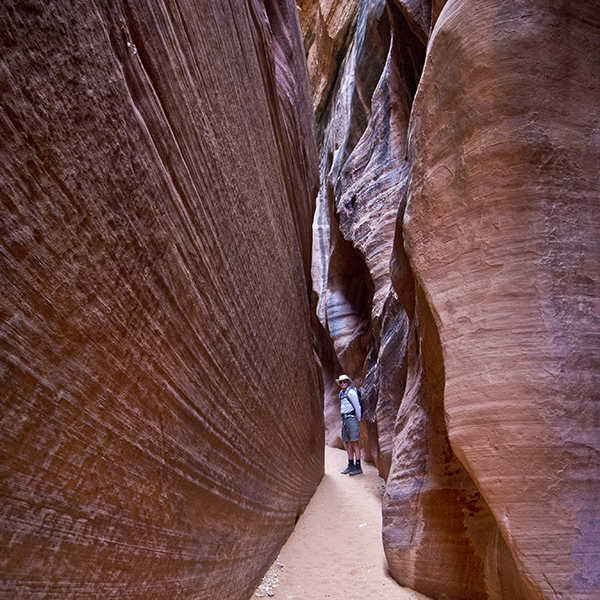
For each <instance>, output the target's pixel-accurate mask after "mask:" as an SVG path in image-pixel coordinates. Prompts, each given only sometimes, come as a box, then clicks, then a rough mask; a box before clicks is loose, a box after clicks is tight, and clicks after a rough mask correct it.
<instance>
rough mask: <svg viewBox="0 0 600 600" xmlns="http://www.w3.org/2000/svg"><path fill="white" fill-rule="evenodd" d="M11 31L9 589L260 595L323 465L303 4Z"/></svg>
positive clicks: (174, 10) (6, 207) (158, 10)
mask: <svg viewBox="0 0 600 600" xmlns="http://www.w3.org/2000/svg"><path fill="white" fill-rule="evenodd" d="M0 32H1V33H0V81H1V83H0V94H1V96H0V119H1V128H0V157H1V158H0V202H1V207H2V208H1V212H0V227H1V229H0V239H1V245H0V261H1V262H0V286H1V289H2V293H1V300H0V378H1V382H0V390H1V392H0V402H1V410H0V456H1V459H0V464H1V467H0V469H1V471H0V477H1V490H2V493H1V496H2V499H1V501H0V521H1V527H0V531H1V533H0V570H1V572H2V577H1V581H0V596H1V597H2V598H6V599H17V598H18V599H21V598H22V599H25V598H50V597H52V598H54V597H60V598H64V599H76V598H98V599H100V598H101V599H103V600H104V599H107V598H125V597H127V598H132V599H133V598H139V599H140V600H141V599H144V600H151V599H165V600H167V599H168V600H172V599H173V598H179V599H183V598H202V599H203V600H209V599H211V598H215V599H217V598H218V599H219V600H221V599H223V598H227V599H228V600H229V599H237V598H239V599H244V598H248V597H249V596H250V595H251V594H252V591H253V590H254V589H255V587H256V585H257V583H258V582H259V581H260V578H261V576H262V574H263V573H264V571H266V569H267V568H268V566H269V564H270V563H271V562H272V560H273V558H274V557H275V556H276V554H277V551H278V549H279V547H280V546H281V545H282V543H283V542H284V541H285V539H286V537H287V536H288V535H289V533H290V532H291V530H292V528H293V526H294V522H295V519H296V518H297V516H298V514H299V513H301V512H302V510H303V508H304V506H305V505H306V503H307V502H308V500H309V498H310V496H311V494H312V492H313V490H314V489H315V487H316V485H317V484H318V482H319V480H320V478H321V476H322V471H323V417H322V400H321V396H320V382H319V377H318V373H317V369H316V367H315V362H314V360H313V350H312V346H311V339H310V318H311V317H310V309H309V300H310V252H311V241H310V238H311V221H312V212H313V209H314V198H315V195H316V191H317V187H318V179H317V177H318V173H317V162H316V144H315V139H314V124H313V119H312V114H311V106H310V102H311V100H310V91H309V88H308V77H307V72H306V63H305V60H304V53H303V48H302V41H301V35H300V31H299V25H298V17H297V14H296V8H295V5H294V3H293V2H270V1H265V2H259V1H255V0H249V1H248V2H239V3H231V4H230V3H221V2H213V1H208V0H206V1H200V2H178V3H175V4H173V3H170V2H161V1H153V2H146V1H144V0H142V1H140V2H135V3H130V2H121V1H114V2H112V1H111V2H105V1H100V2H94V3H89V2H75V1H74V2H47V3H41V2H17V1H14V2H12V1H10V0H9V1H7V2H3V3H2V5H1V6H0Z"/></svg>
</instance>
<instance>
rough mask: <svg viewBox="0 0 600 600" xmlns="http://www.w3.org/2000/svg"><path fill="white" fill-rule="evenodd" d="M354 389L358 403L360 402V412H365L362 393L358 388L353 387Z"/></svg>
mask: <svg viewBox="0 0 600 600" xmlns="http://www.w3.org/2000/svg"><path fill="white" fill-rule="evenodd" d="M354 389H355V390H356V395H357V396H358V403H359V404H360V412H361V414H363V415H364V414H365V406H364V404H363V401H362V394H361V393H360V390H359V389H358V388H354Z"/></svg>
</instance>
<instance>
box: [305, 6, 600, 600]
mask: <svg viewBox="0 0 600 600" xmlns="http://www.w3.org/2000/svg"><path fill="white" fill-rule="evenodd" d="M306 4H308V5H310V6H305V5H306ZM350 4H351V3H344V2H324V1H322V2H319V1H316V0H315V1H313V2H305V3H302V4H301V5H300V8H301V10H302V12H304V13H305V14H306V15H307V17H306V21H302V23H303V26H304V28H305V46H306V49H307V52H308V57H309V72H310V77H311V82H312V84H313V107H314V108H315V110H316V114H317V119H318V123H317V126H318V135H319V143H320V173H321V187H320V191H319V196H318V201H317V209H316V213H315V220H314V224H313V229H314V242H313V243H314V246H313V271H312V272H313V279H314V290H315V293H314V298H313V301H314V303H315V308H316V313H317V316H318V321H319V322H318V326H317V327H315V331H316V332H317V338H318V339H319V340H320V341H319V347H320V348H324V349H325V351H324V352H322V358H321V364H322V367H323V373H324V383H325V390H326V400H325V403H326V406H325V413H326V438H327V442H328V443H329V444H331V445H338V446H340V445H341V441H340V439H339V432H338V429H339V424H338V416H337V415H338V411H339V405H338V401H337V397H336V396H337V387H336V386H335V383H334V377H335V376H337V375H339V373H340V372H342V371H343V372H346V373H348V374H349V375H350V376H352V377H353V378H354V379H355V381H356V382H357V383H358V384H359V385H361V387H362V391H363V397H364V401H365V404H366V410H365V413H366V414H365V416H366V418H365V423H364V425H363V429H364V431H363V432H362V435H363V448H364V449H365V457H366V458H370V459H372V460H373V461H374V462H375V464H376V465H377V466H378V468H379V470H380V473H381V474H382V476H383V477H384V478H385V479H386V493H385V497H384V506H383V522H384V530H383V542H384V547H385V551H386V556H387V559H388V564H389V567H390V570H391V572H392V574H393V576H394V578H395V579H396V580H397V581H399V582H400V583H401V584H403V585H407V586H409V587H412V588H414V589H416V590H419V591H421V592H423V593H426V594H427V595H429V596H430V597H432V598H434V599H436V600H437V599H438V598H448V599H450V600H485V599H490V600H507V599H511V600H512V599H519V600H528V599H535V600H542V599H544V600H551V599H552V600H554V599H556V598H569V599H570V600H584V599H585V600H591V599H592V598H597V597H598V594H599V593H600V574H599V572H598V564H600V555H599V552H600V550H599V546H598V544H597V542H595V541H594V540H597V539H598V536H599V533H600V532H599V531H598V523H599V522H600V519H599V516H600V515H599V513H600V497H599V495H598V494H599V492H598V490H599V489H600V482H599V469H598V465H599V464H600V461H599V460H598V459H599V451H600V444H599V441H600V414H599V409H598V406H599V404H598V400H599V398H598V389H599V385H598V384H599V379H598V365H599V364H600V360H599V359H600V357H599V350H600V343H599V341H600V340H599V339H598V296H599V281H600V272H599V271H600V265H599V261H598V257H599V256H600V236H599V235H598V221H599V212H600V207H599V204H598V192H599V184H598V170H599V167H600V137H599V135H598V131H599V125H600V123H599V119H600V116H599V114H598V110H597V107H598V102H599V100H600V90H599V88H598V76H599V75H600V7H598V5H597V3H595V2H593V1H591V0H587V1H584V2H577V3H576V2H558V3H547V2H543V1H541V0H539V1H536V2H533V3H531V2H528V3H522V2H508V1H503V2H495V1H491V0H466V1H453V0H449V1H448V2H443V1H437V2H436V1H433V2H432V1H425V0H423V1H421V0H388V1H387V2H386V1H385V0H363V1H361V2H359V3H356V4H357V6H356V9H355V10H354V11H350V10H346V11H343V10H342V8H341V7H342V6H349V5H350ZM301 14H302V13H301ZM309 17H310V18H309ZM336 18H339V19H345V21H344V22H338V23H335V22H332V21H335V19H336ZM301 19H302V17H301ZM323 23H325V24H326V27H325V26H324V25H323ZM337 32H347V33H346V35H345V37H344V39H343V43H342V41H340V40H339V39H338V37H336V36H337V35H338V34H337ZM326 33H328V35H326ZM331 48H336V49H337V50H336V52H337V53H336V54H335V59H336V61H337V62H336V63H335V66H334V67H332V66H331V64H330V63H331V61H329V62H327V60H326V59H325V56H323V58H322V57H321V54H323V55H327V53H329V52H330V50H331ZM344 48H345V51H344V50H343V49H344ZM321 64H325V65H326V66H325V67H321ZM328 73H334V78H333V79H331V80H329V83H328V84H327V85H325V84H324V83H323V80H324V79H325V78H326V77H329V75H327V74H328ZM317 84H318V85H317ZM324 90H326V92H324ZM325 94H326V95H327V98H326V99H325V101H324V100H323V96H324V95H325Z"/></svg>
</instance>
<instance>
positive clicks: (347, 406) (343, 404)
mask: <svg viewBox="0 0 600 600" xmlns="http://www.w3.org/2000/svg"><path fill="white" fill-rule="evenodd" d="M352 411H355V412H356V417H357V418H358V420H359V421H360V420H361V418H362V412H361V410H360V402H359V401H358V394H357V393H356V388H353V387H349V388H348V389H347V390H346V392H343V391H342V392H340V412H341V413H342V414H343V415H347V414H348V413H351V412H352Z"/></svg>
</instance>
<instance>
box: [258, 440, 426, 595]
mask: <svg viewBox="0 0 600 600" xmlns="http://www.w3.org/2000/svg"><path fill="white" fill-rule="evenodd" d="M345 466H346V453H345V452H344V451H343V450H337V449H334V448H326V449H325V476H324V477H323V480H322V481H321V484H320V485H319V487H318V489H317V491H316V492H315V495H314V496H313V498H312V500H311V501H310V504H309V505H308V507H307V508H306V511H305V512H304V514H303V515H302V516H301V517H300V519H299V521H298V523H297V525H296V528H295V530H294V532H293V533H292V535H291V536H290V538H289V539H288V541H287V543H286V544H285V546H284V547H283V548H282V550H281V553H280V555H279V557H278V559H277V561H275V563H274V564H273V566H272V567H271V569H270V570H269V572H268V573H267V575H266V576H265V578H264V579H263V583H262V584H261V586H259V588H258V589H257V591H256V593H255V595H254V598H275V599H276V600H289V599H291V598H294V599H301V598H304V599H309V600H322V599H325V598H330V599H331V600H342V599H348V598H361V599H362V600H371V599H373V600H375V599H378V600H380V599H383V600H416V599H419V600H428V599H427V597H426V596H424V595H422V594H419V593H417V592H415V591H413V590H410V589H408V588H403V587H401V586H400V585H398V584H397V583H396V582H395V581H394V580H393V579H392V578H391V577H390V575H389V573H388V569H387V565H386V561H385V555H384V552H383V546H382V543H381V496H382V495H383V488H384V484H383V480H382V479H381V478H380V477H379V474H378V472H377V469H376V468H375V467H374V466H373V465H370V464H365V463H363V471H364V473H363V475H358V476H355V477H349V476H348V475H342V474H341V473H340V471H342V469H343V468H344V467H345Z"/></svg>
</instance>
